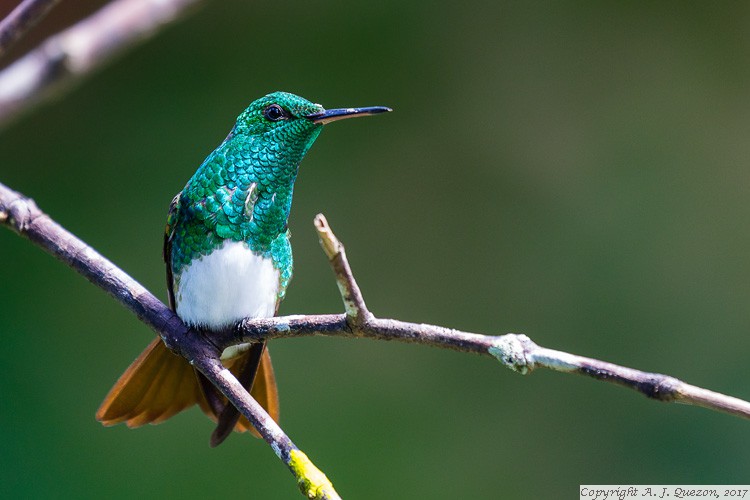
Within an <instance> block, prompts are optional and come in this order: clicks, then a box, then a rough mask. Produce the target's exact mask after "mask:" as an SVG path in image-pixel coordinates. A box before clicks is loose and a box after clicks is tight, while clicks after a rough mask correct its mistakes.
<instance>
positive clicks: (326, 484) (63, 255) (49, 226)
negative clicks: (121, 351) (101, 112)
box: [0, 184, 339, 500]
mask: <svg viewBox="0 0 750 500" xmlns="http://www.w3.org/2000/svg"><path fill="white" fill-rule="evenodd" d="M0 224H4V225H5V226H7V227H9V228H11V229H13V230H15V231H16V232H18V234H20V235H21V236H24V237H26V238H28V239H29V240H31V241H32V242H34V243H35V244H37V245H38V246H40V247H42V248H43V249H44V250H46V251H47V252H49V253H51V254H52V255H54V256H55V257H57V258H58V259H60V260H62V261H63V262H65V263H66V264H68V265H69V266H70V267H72V268H73V269H75V270H76V271H78V272H79V273H80V274H82V275H83V276H84V277H85V278H86V279H88V280H89V281H91V282H92V283H93V284H95V285H96V286H98V287H100V288H101V289H103V290H104V291H105V292H107V293H108V294H110V295H111V296H112V297H114V298H115V299H116V300H118V301H119V302H120V303H121V304H123V305H124V306H125V307H126V308H128V309H129V310H130V311H132V312H133V313H134V314H135V315H136V316H138V318H139V319H140V320H141V321H143V322H144V323H146V324H147V325H148V326H149V327H151V329H153V330H154V331H156V332H157V333H158V334H159V335H161V337H162V340H164V343H165V344H166V345H167V347H169V348H170V349H172V350H173V351H175V352H176V353H177V354H179V355H181V356H183V357H184V358H185V359H187V360H188V361H189V362H190V364H192V365H193V366H195V368H197V369H198V370H200V371H201V372H202V373H203V374H204V375H205V376H206V378H208V380H210V381H211V383H213V384H214V385H215V386H216V387H218V388H219V390H221V391H222V393H224V395H225V396H226V397H227V399H228V400H229V401H231V402H232V404H233V405H235V406H236V407H237V409H239V410H240V412H241V413H242V414H243V415H244V416H245V417H247V419H248V420H249V421H250V422H251V423H252V424H253V426H254V427H255V428H256V429H257V430H258V432H259V433H260V435H261V436H262V437H263V439H265V440H266V442H268V444H269V445H271V448H272V449H273V451H274V452H275V453H276V455H277V456H278V457H279V458H280V459H281V460H282V461H283V462H284V464H286V465H287V467H289V469H290V471H291V472H292V473H293V474H294V475H295V477H296V478H297V483H298V485H299V487H300V489H301V490H302V493H303V494H304V495H306V496H307V497H308V498H313V499H320V500H323V499H328V500H334V499H338V498H339V496H338V494H337V493H336V491H335V490H334V488H333V485H332V484H331V482H330V481H328V479H327V478H326V476H325V475H324V474H323V473H322V472H321V471H320V470H318V469H317V468H316V467H315V465H313V463H312V462H311V461H310V459H308V458H307V455H305V454H304V453H303V452H302V451H301V450H300V449H299V448H297V446H295V444H294V443H293V442H292V441H291V439H289V437H288V436H287V435H286V434H285V433H284V431H283V430H282V429H281V427H279V425H278V424H277V423H276V422H274V421H273V419H272V418H271V417H270V416H269V415H268V414H267V413H266V411H265V410H264V409H263V407H261V406H260V404H258V402H257V401H255V399H253V398H252V396H250V394H249V393H248V392H247V391H246V390H245V389H244V387H242V384H240V383H239V382H238V381H237V379H236V378H235V377H234V375H232V373H231V372H230V371H229V370H227V369H226V368H224V366H223V365H222V364H221V361H220V359H219V356H220V354H221V351H220V350H218V349H217V348H216V346H215V345H214V344H212V343H211V342H209V341H208V340H207V339H206V338H205V337H203V336H202V335H198V334H196V333H195V332H193V331H192V330H190V329H189V328H188V327H186V326H185V325H184V324H183V323H182V321H180V318H178V317H177V315H176V314H174V313H173V312H172V311H171V310H170V309H169V308H168V307H167V306H165V305H164V304H163V303H162V302H161V301H160V300H159V299H157V298H156V297H154V295H152V294H151V292H149V291H148V290H146V289H145V288H144V287H143V286H142V285H141V284H140V283H138V282H137V281H135V280H134V279H133V278H131V277H130V276H128V275H127V274H126V273H125V272H124V271H122V270H121V269H120V268H118V267H117V266H115V265H114V264H112V262H110V261H109V260H107V259H106V258H104V257H103V256H102V255H100V254H99V253H98V252H96V251H95V250H94V249H93V248H91V247H90V246H88V245H86V244H85V243H84V242H83V241H81V240H79V239H78V238H76V237H75V236H74V235H73V234H71V233H69V232H68V231H66V230H65V229H63V228H62V227H61V226H60V225H59V224H57V223H56V222H54V221H53V220H52V219H51V218H50V217H49V216H47V215H46V214H44V213H43V212H42V211H41V210H39V208H38V207H37V206H36V204H35V203H34V201H33V200H31V199H29V198H26V197H24V196H23V195H21V194H20V193H17V192H15V191H13V190H11V189H9V188H7V187H6V186H4V185H3V184H0Z"/></svg>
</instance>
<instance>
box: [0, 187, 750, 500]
mask: <svg viewBox="0 0 750 500" xmlns="http://www.w3.org/2000/svg"><path fill="white" fill-rule="evenodd" d="M0 223H2V224H4V225H6V226H8V227H10V228H12V229H15V230H16V231H17V232H19V233H20V234H21V235H23V236H26V237H27V238H29V239H30V240H32V241H33V242H35V243H36V244H38V245H39V246H41V247H42V248H44V249H45V250H47V251H48V252H50V253H52V254H53V255H55V256H57V257H58V258H60V259H61V260H63V261H64V262H66V263H67V264H68V265H70V266H71V267H73V268H74V269H76V270H77V271H78V272H80V273H81V274H83V275H84V276H85V277H86V278H87V279H89V280H90V281H92V282H93V283H94V284H96V285H98V286H100V287H102V288H103V289H105V290H106V291H107V292H108V293H109V294H110V295H112V296H114V297H115V298H116V299H118V300H119V301H120V302H122V303H123V304H124V305H125V306H126V307H127V308H128V309H130V310H131V311H133V312H134V313H135V314H136V315H138V317H139V318H140V319H141V320H142V321H143V322H144V323H146V324H147V325H149V326H150V327H151V328H152V329H154V330H156V331H157V332H158V333H159V334H160V335H161V336H162V338H163V339H164V342H165V343H166V344H167V346H169V347H170V348H171V349H173V350H175V351H176V352H178V353H180V354H181V355H183V356H185V357H186V358H187V359H188V360H190V361H191V362H192V363H194V365H195V366H196V367H197V368H198V369H199V370H200V371H201V372H203V373H204V374H205V375H206V376H207V377H208V378H209V380H211V381H212V383H214V384H215V385H216V386H217V387H218V388H219V389H220V390H221V391H222V392H223V393H224V394H225V395H226V396H227V398H228V399H229V400H230V401H231V402H232V404H234V405H235V406H237V408H238V409H239V410H240V411H241V412H242V414H243V415H245V416H246V417H247V418H248V419H249V420H250V421H251V422H252V423H253V425H254V426H255V427H256V428H257V429H258V431H259V432H260V433H261V435H262V436H263V437H264V439H266V441H267V442H269V444H271V447H272V448H273V449H274V451H275V452H276V454H277V455H278V456H279V457H280V458H281V459H282V461H284V463H285V464H286V465H287V466H288V467H289V468H290V470H291V471H292V472H293V473H294V474H295V477H297V481H298V484H299V485H300V488H301V489H302V491H303V493H304V494H306V495H308V497H309V498H338V496H337V494H336V492H335V490H334V489H333V486H332V485H331V483H330V481H328V479H327V478H326V477H325V475H323V473H322V472H320V471H319V470H318V469H317V468H315V466H314V465H312V463H311V462H310V461H309V460H308V459H307V457H306V456H305V455H304V453H302V452H301V451H299V449H297V448H296V447H295V446H294V444H293V443H292V442H291V441H290V440H289V438H288V437H287V436H286V435H284V434H283V431H282V430H281V429H280V428H279V427H278V426H277V425H276V424H275V423H274V422H273V420H271V419H270V417H269V416H268V415H267V414H266V413H265V412H264V411H263V409H262V408H261V407H260V405H258V403H257V402H256V401H255V400H253V399H252V397H250V395H249V394H248V393H247V391H245V390H244V389H243V388H242V386H241V385H240V384H239V382H237V380H236V379H235V378H234V377H233V376H232V375H231V373H229V372H228V370H225V369H224V368H223V366H222V365H221V363H220V361H219V358H218V356H219V353H220V352H222V350H223V349H224V348H226V347H228V346H230V345H235V344H238V343H241V342H255V341H258V340H270V339H274V338H293V337H301V336H310V335H326V336H340V337H356V338H371V339H377V340H396V341H400V342H409V343H416V344H423V345H431V346H434V347H440V348H444V349H452V350H455V351H459V352H470V353H477V354H481V355H486V356H491V357H493V358H495V359H497V360H498V361H500V362H501V363H502V364H503V365H504V366H506V367H508V368H510V369H512V370H514V371H516V372H518V373H521V374H526V373H530V372H531V371H533V370H534V369H536V368H548V369H551V370H555V371H561V372H566V373H576V374H579V375H586V376H589V377H592V378H595V379H597V380H603V381H608V382H614V383H616V384H619V385H623V386H625V387H629V388H631V389H635V390H637V391H639V392H641V393H642V394H644V395H646V396H648V397H650V398H653V399H657V400H660V401H672V402H678V403H685V404H691V405H696V406H703V407H705V408H708V409H712V410H717V411H721V412H726V413H730V414H734V415H737V416H741V417H745V418H750V403H748V402H747V401H743V400H741V399H737V398H734V397H731V396H726V395H723V394H720V393H717V392H713V391H709V390H707V389H703V388H700V387H697V386H694V385H690V384H686V383H684V382H682V381H680V380H678V379H676V378H674V377H670V376H667V375H661V374H657V373H648V372H642V371H639V370H634V369H632V368H626V367H623V366H619V365H615V364H612V363H607V362H604V361H599V360H596V359H591V358H585V357H582V356H577V355H574V354H569V353H566V352H562V351H556V350H552V349H547V348H544V347H540V346H538V345H537V344H535V343H534V342H533V341H532V340H531V339H529V338H528V337H527V336H525V335H518V334H513V333H511V334H506V335H500V336H489V335H479V334H476V333H469V332H462V331H459V330H453V329H450V328H445V327H441V326H434V325H427V324H416V323H407V322H403V321H397V320H393V319H381V318H376V317H375V316H373V315H372V314H371V313H370V312H369V310H368V309H367V306H366V305H365V302H364V299H363V298H362V294H361V292H360V290H359V287H358V286H357V283H356V281H355V279H354V275H353V273H352V271H351V267H350V266H349V263H348V261H347V259H346V256H345V253H344V248H343V245H342V244H341V243H340V242H339V241H338V239H336V237H335V235H334V234H333V232H332V231H331V229H330V227H329V226H328V224H327V222H326V221H325V218H323V217H322V216H318V217H316V220H315V226H316V228H317V229H318V236H319V237H320V240H321V245H322V247H323V250H324V251H325V253H326V255H327V256H328V257H329V260H330V261H331V266H332V268H333V270H334V272H335V274H336V281H337V283H338V285H339V288H340V290H341V293H342V298H343V300H344V305H345V308H346V313H345V314H326V315H307V316H283V317H275V318H264V319H245V320H243V321H240V322H239V323H238V324H237V325H235V327H234V328H230V329H227V330H225V331H223V332H213V333H212V337H211V342H208V341H206V340H205V339H204V338H203V337H202V336H200V335H195V334H194V333H193V332H191V331H190V330H188V329H187V327H185V325H183V323H182V322H181V321H180V320H179V318H178V317H177V316H176V315H175V314H173V313H172V311H170V310H169V309H168V308H166V306H164V305H163V304H162V303H161V302H160V301H159V300H158V299H156V298H155V297H154V296H153V295H151V294H150V293H149V292H148V291H147V290H146V289H144V288H143V287H142V286H141V285H140V284H138V283H137V282H135V281H134V280H133V279H132V278H130V277H129V276H128V275H127V274H125V273H124V272H123V271H122V270H120V269H118V268H117V267H115V266H114V265H113V264H112V263H111V262H109V261H108V260H106V259H105V258H104V257H102V256H101V255H99V254H98V253H96V252H95V251H94V250H93V249H92V248H90V247H88V246H87V245H85V244H84V243H83V242H81V241H80V240H78V239H76V238H75V237H74V236H73V235H71V234H70V233H68V232H67V231H65V230H64V229H63V228H61V227H60V226H59V225H57V224H56V223H54V222H53V221H52V220H51V219H50V218H49V217H47V216H46V215H44V214H43V213H42V212H41V211H40V210H39V209H38V208H37V207H36V205H35V204H34V203H33V201H32V200H30V199H28V198H24V197H22V196H21V195H20V194H18V193H15V192H14V191H11V190H10V189H8V188H6V187H5V186H3V185H2V184H0Z"/></svg>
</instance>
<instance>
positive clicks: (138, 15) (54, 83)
mask: <svg viewBox="0 0 750 500" xmlns="http://www.w3.org/2000/svg"><path fill="white" fill-rule="evenodd" d="M196 3H198V0H116V1H114V2H112V3H110V4H108V5H106V6H104V7H102V8H101V9H100V10H98V11H97V12H95V13H94V14H92V15H91V16H89V17H88V18H86V19H84V20H82V21H80V22H78V23H77V24H75V25H73V26H71V27H70V28H68V29H66V30H65V31H63V32H61V33H58V34H57V35H54V36H52V37H50V38H48V39H47V40H45V41H44V42H43V43H42V44H41V45H40V46H39V47H37V48H36V49H34V50H32V51H31V52H29V53H28V54H26V55H25V56H23V57H22V58H20V59H19V60H17V61H15V62H14V63H13V64H11V65H10V66H8V67H7V68H5V69H4V70H3V71H2V72H0V126H1V125H4V124H6V123H8V122H9V121H10V120H11V119H12V118H13V117H15V116H16V115H17V114H19V113H20V112H22V111H25V110H26V109H28V108H29V107H31V106H32V105H34V104H36V103H38V102H40V101H41V100H43V99H44V98H47V97H49V96H50V95H51V94H52V93H53V92H54V91H55V90H58V89H60V88H61V87H62V86H64V85H67V84H71V83H73V82H75V81H76V80H78V79H80V78H81V77H83V76H84V75H86V74H88V73H90V72H92V71H93V70H95V69H98V68H99V67H101V66H102V65H103V64H104V63H105V62H107V61H109V60H111V59H112V58H113V57H114V56H116V55H117V54H120V53H121V52H123V51H124V50H125V49H126V48H127V47H129V46H131V45H133V44H135V43H136V42H138V41H140V40H143V39H145V38H147V37H148V36H150V35H153V34H154V33H155V32H156V31H157V30H158V29H159V27H161V26H162V25H164V24H166V23H169V22H171V21H173V20H175V19H176V18H177V17H178V15H179V14H180V13H181V12H183V11H184V10H185V9H187V8H188V7H190V6H191V5H193V4H196ZM0 53H1V52H0Z"/></svg>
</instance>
